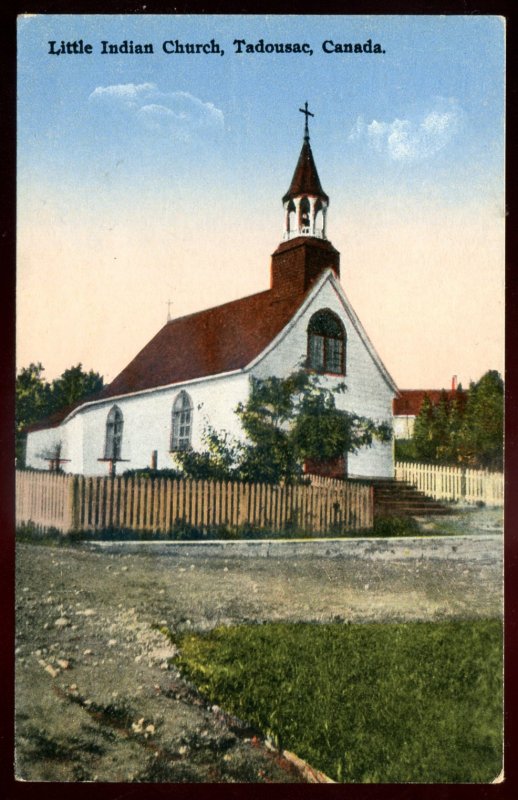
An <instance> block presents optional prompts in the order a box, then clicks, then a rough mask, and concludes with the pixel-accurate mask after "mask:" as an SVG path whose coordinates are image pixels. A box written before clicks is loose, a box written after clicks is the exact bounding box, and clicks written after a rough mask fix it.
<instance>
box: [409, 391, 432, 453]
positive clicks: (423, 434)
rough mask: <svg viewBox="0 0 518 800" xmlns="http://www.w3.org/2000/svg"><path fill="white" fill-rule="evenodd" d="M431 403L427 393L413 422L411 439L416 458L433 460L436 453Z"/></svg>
mask: <svg viewBox="0 0 518 800" xmlns="http://www.w3.org/2000/svg"><path fill="white" fill-rule="evenodd" d="M433 413H434V411H433V405H432V401H431V400H430V398H429V397H428V395H427V394H425V396H424V400H423V405H422V406H421V411H420V412H419V414H418V415H417V417H416V419H415V424H414V433H413V436H412V439H413V441H414V444H415V453H416V456H417V458H418V459H420V460H423V461H433V459H434V458H435V455H436V445H435V441H434V431H433Z"/></svg>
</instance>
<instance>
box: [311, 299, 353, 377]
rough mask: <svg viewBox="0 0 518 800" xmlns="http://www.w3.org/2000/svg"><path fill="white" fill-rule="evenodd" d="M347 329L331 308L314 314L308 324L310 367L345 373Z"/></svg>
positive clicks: (336, 373)
mask: <svg viewBox="0 0 518 800" xmlns="http://www.w3.org/2000/svg"><path fill="white" fill-rule="evenodd" d="M345 342H346V339H345V330H344V327H343V325H342V323H341V322H340V320H339V318H338V317H337V316H336V314H333V312H332V311H329V309H324V310H323V311H317V313H316V314H313V316H312V317H311V319H310V321H309V325H308V367H309V368H310V369H314V370H315V371H316V372H330V373H332V374H333V375H345Z"/></svg>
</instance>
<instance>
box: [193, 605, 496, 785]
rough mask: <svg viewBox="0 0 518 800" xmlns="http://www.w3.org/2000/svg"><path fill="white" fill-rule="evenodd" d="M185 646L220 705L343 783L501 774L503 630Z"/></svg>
mask: <svg viewBox="0 0 518 800" xmlns="http://www.w3.org/2000/svg"><path fill="white" fill-rule="evenodd" d="M178 644H179V645H180V648H181V656H180V667H181V668H182V670H183V672H184V673H185V674H187V675H188V676H189V678H190V679H191V680H192V681H193V682H194V683H196V684H197V685H198V687H199V688H200V689H201V690H202V691H203V693H204V694H205V695H207V696H208V697H209V698H210V700H211V701H212V702H215V703H217V704H218V705H221V706H222V707H223V708H225V709H226V710H227V711H229V712H231V713H233V714H235V715H236V716H238V717H240V718H241V719H243V720H247V721H250V722H252V723H253V724H254V725H256V726H258V727H259V728H260V729H261V730H262V731H264V732H266V733H269V734H270V736H272V738H274V740H275V741H276V742H277V744H278V745H279V746H280V747H283V748H285V749H288V750H292V751H294V752H295V753H297V754H298V755H299V756H300V757H301V758H304V759H306V760H307V761H309V763H310V764H312V766H314V767H316V768H318V769H320V770H322V771H324V772H325V773H326V774H327V775H329V776H330V777H331V778H333V779H334V780H336V781H345V782H348V781H351V782H375V783H381V782H383V783H386V782H387V783H396V782H404V781H408V782H430V783H442V782H491V781H492V780H493V779H494V778H495V777H496V776H497V774H498V773H499V772H500V769H501V766H502V724H503V723H502V624H501V622H500V621H497V620H481V621H473V622H440V623H406V624H390V625H389V624H383V625H381V624H366V625H352V624H345V625H344V624H330V625H311V624H266V625H256V626H244V625H243V626H239V627H235V628H219V629H217V630H214V631H212V632H210V633H209V634H204V635H193V634H183V635H182V636H181V637H180V638H179V640H178Z"/></svg>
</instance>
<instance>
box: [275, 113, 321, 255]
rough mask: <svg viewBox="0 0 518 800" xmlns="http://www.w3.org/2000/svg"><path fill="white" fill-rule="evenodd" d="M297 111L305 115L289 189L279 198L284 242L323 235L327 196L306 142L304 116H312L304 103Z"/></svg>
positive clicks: (307, 131)
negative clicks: (282, 213)
mask: <svg viewBox="0 0 518 800" xmlns="http://www.w3.org/2000/svg"><path fill="white" fill-rule="evenodd" d="M299 111H300V112H301V113H302V114H304V115H305V122H304V140H303V143H302V149H301V151H300V155H299V160H298V161H297V166H296V167H295V172H294V173H293V178H292V179H291V184H290V188H289V189H288V191H287V192H286V194H285V195H284V197H283V198H282V204H283V206H284V237H283V238H284V240H285V241H286V240H289V239H294V238H295V237H297V236H313V237H316V238H317V239H325V238H326V214H327V207H328V205H329V197H328V196H327V194H326V193H325V192H324V190H323V189H322V184H321V183H320V178H319V177H318V172H317V168H316V165H315V159H314V158H313V153H312V151H311V145H310V143H309V125H308V118H309V117H313V116H315V115H314V114H312V113H311V111H309V110H308V104H307V102H306V103H305V105H304V108H299Z"/></svg>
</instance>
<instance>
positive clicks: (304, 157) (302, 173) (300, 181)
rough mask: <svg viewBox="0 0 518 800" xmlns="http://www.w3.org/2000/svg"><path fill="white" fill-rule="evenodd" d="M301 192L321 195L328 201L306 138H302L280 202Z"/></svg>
mask: <svg viewBox="0 0 518 800" xmlns="http://www.w3.org/2000/svg"><path fill="white" fill-rule="evenodd" d="M301 194H310V195H316V196H317V197H322V198H323V199H324V200H325V201H326V203H328V202H329V197H328V196H327V194H326V193H325V192H324V190H323V189H322V184H321V183H320V178H319V177H318V172H317V168H316V165H315V160H314V158H313V153H312V152H311V145H310V144H309V140H308V139H304V143H303V145H302V150H301V151H300V156H299V160H298V161H297V166H296V167H295V172H294V173H293V178H292V179H291V184H290V188H289V189H288V191H287V192H286V194H285V195H284V197H283V198H282V202H283V203H285V202H286V200H291V198H293V197H298V196H299V195H301Z"/></svg>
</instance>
